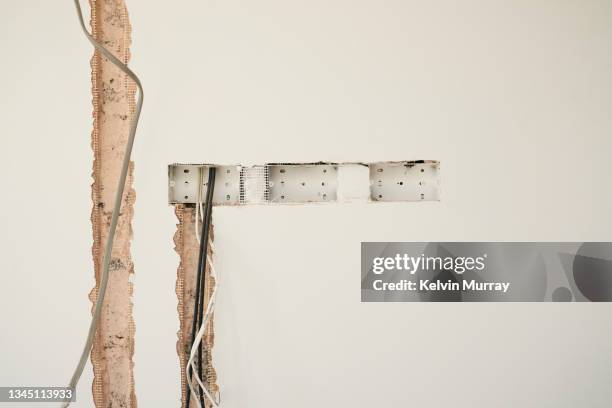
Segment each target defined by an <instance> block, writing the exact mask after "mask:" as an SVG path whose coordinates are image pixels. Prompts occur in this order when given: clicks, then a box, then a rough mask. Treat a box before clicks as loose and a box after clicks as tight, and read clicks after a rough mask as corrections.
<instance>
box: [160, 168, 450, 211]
mask: <svg viewBox="0 0 612 408" xmlns="http://www.w3.org/2000/svg"><path fill="white" fill-rule="evenodd" d="M211 166H214V167H216V168H217V174H218V176H217V181H216V185H215V194H214V197H213V202H214V204H215V205H244V204H295V203H329V202H345V201H355V200H366V201H438V200H439V199H440V178H439V171H440V163H439V162H437V161H434V160H420V161H399V162H377V163H278V164H265V165H257V166H241V165H214V164H172V165H170V166H169V168H168V200H169V202H170V204H194V203H196V201H197V193H198V187H199V186H198V183H199V182H200V178H199V176H198V175H199V174H200V171H201V169H202V168H204V169H207V168H209V167H211ZM206 189H207V185H206V181H204V182H203V185H202V191H203V192H202V194H205V192H206Z"/></svg>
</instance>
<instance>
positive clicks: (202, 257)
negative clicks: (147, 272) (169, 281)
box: [186, 167, 216, 407]
mask: <svg viewBox="0 0 612 408" xmlns="http://www.w3.org/2000/svg"><path fill="white" fill-rule="evenodd" d="M215 175H216V168H214V167H210V168H209V169H208V182H207V189H206V204H205V207H204V214H203V222H202V235H201V237H200V253H199V256H198V270H197V276H196V293H195V300H194V307H193V321H192V326H191V344H192V346H193V344H194V340H195V337H196V332H197V331H198V321H200V322H202V315H203V309H204V289H205V285H206V280H205V271H206V264H207V262H206V260H207V255H208V250H207V243H208V237H209V231H210V219H211V214H212V204H213V193H214V189H215ZM198 207H199V203H197V204H196V211H197V208H198ZM209 303H210V302H209ZM198 361H199V368H198V374H199V375H198V376H199V377H200V378H201V377H202V346H201V345H200V348H199V350H198ZM191 370H192V367H191V366H189V365H188V366H187V371H188V378H190V374H191V373H190V371H191ZM187 385H188V386H189V392H187V397H186V407H189V402H190V400H191V393H192V392H193V388H192V385H191V381H188V383H187ZM186 391H187V390H186ZM194 395H195V394H194ZM200 398H201V399H202V396H200ZM202 404H203V399H202V400H201V401H199V402H198V405H202Z"/></svg>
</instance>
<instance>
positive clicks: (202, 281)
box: [185, 167, 219, 408]
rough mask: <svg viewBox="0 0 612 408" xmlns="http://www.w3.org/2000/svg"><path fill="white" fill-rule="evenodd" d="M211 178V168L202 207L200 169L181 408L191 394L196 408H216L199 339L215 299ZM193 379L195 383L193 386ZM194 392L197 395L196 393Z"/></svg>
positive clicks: (215, 279)
mask: <svg viewBox="0 0 612 408" xmlns="http://www.w3.org/2000/svg"><path fill="white" fill-rule="evenodd" d="M215 174H216V169H215V168H214V167H210V168H209V169H208V182H207V183H206V184H207V189H206V202H205V203H204V206H203V207H202V194H201V187H202V182H203V180H202V178H203V177H202V169H200V181H199V183H198V185H199V189H198V202H197V203H196V211H195V212H196V217H195V228H196V238H197V239H198V241H199V243H200V252H199V256H198V269H197V274H196V293H195V299H194V305H193V322H192V327H191V342H190V345H191V347H190V353H189V359H188V361H187V365H186V376H187V386H188V388H189V390H186V393H187V398H186V405H185V407H187V408H189V406H190V405H189V404H190V401H191V398H192V397H191V396H192V394H193V398H194V400H195V402H196V406H197V407H199V408H204V407H205V406H206V405H205V399H206V400H208V401H209V402H210V404H211V406H212V407H214V408H217V407H218V406H219V401H218V398H215V397H213V396H212V395H211V393H210V391H209V390H208V389H207V387H206V385H205V384H204V381H203V379H202V375H203V372H204V359H203V358H202V354H203V349H204V344H203V341H202V338H203V337H204V334H205V333H206V329H207V328H208V323H209V322H210V320H211V316H212V314H213V311H214V307H215V301H216V298H217V288H218V286H219V276H218V275H217V273H216V272H215V270H214V268H213V265H212V262H211V260H210V258H209V257H208V247H209V246H210V247H211V250H212V249H213V248H212V242H211V240H210V226H211V218H212V204H213V193H214V188H215ZM199 214H201V215H202V229H201V233H199V232H200V231H198V223H199V218H200V215H199ZM207 266H208V267H209V271H210V276H211V277H212V278H213V280H214V286H213V288H212V292H211V295H210V298H209V299H208V304H207V305H206V310H204V303H205V300H206V299H205V293H206V267H207ZM194 379H195V383H194ZM196 389H197V390H198V391H196Z"/></svg>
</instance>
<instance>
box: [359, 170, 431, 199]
mask: <svg viewBox="0 0 612 408" xmlns="http://www.w3.org/2000/svg"><path fill="white" fill-rule="evenodd" d="M438 170H439V163H438V162H420V163H419V162H380V163H372V164H370V193H371V194H370V198H371V199H372V200H373V201H438V200H439V199H440V191H439V177H438Z"/></svg>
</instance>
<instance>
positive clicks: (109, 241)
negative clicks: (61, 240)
mask: <svg viewBox="0 0 612 408" xmlns="http://www.w3.org/2000/svg"><path fill="white" fill-rule="evenodd" d="M74 5H75V7H76V11H77V15H78V18H79V23H80V25H81V29H82V30H83V33H84V34H85V36H86V37H87V39H88V40H89V42H90V43H91V44H92V45H93V46H94V47H95V48H96V50H98V51H99V52H100V54H102V55H104V56H105V57H106V58H108V60H109V61H110V62H111V63H113V65H115V66H116V67H117V68H119V69H120V70H121V71H123V72H124V73H125V74H126V75H127V76H129V77H130V78H131V79H132V80H133V81H134V82H135V83H136V86H137V88H138V100H137V102H136V108H135V110H134V116H133V117H132V121H131V123H130V131H129V136H128V140H127V142H126V147H125V154H124V156H123V163H122V164H121V173H120V175H119V181H118V183H117V193H116V195H115V204H114V207H113V213H112V216H111V222H110V226H109V230H108V236H107V238H106V246H105V247H104V256H103V258H102V274H101V277H100V287H99V289H98V296H97V299H96V304H95V306H94V310H93V314H92V318H91V323H90V325H89V332H88V333H87V339H86V340H85V346H84V347H83V352H82V353H81V358H80V359H79V362H78V364H77V366H76V369H75V370H74V374H73V375H72V378H71V379H70V383H69V385H68V386H69V387H70V388H73V389H76V386H77V383H78V382H79V379H80V378H81V374H83V368H84V367H85V363H86V362H87V359H88V357H89V353H90V351H91V345H92V343H93V339H94V335H95V334H96V329H97V327H98V322H99V321H100V314H101V312H102V304H103V302H104V295H105V294H106V287H107V285H108V272H109V267H110V261H111V255H112V248H113V242H114V239H115V231H116V229H117V222H118V220H119V213H120V210H121V200H122V198H123V190H124V187H125V181H126V179H127V174H128V169H129V165H130V157H131V155H132V147H133V145H134V139H135V137H136V128H137V127H138V119H139V118H140V111H141V110H142V102H143V100H144V92H143V90H142V84H141V83H140V80H139V79H138V77H137V76H136V74H134V72H132V70H131V69H129V68H128V66H127V65H126V64H124V63H123V62H121V61H120V60H119V59H118V58H117V57H115V56H114V55H113V54H112V53H111V52H110V51H109V50H107V49H106V48H105V47H104V46H103V45H102V44H100V43H98V42H97V41H96V40H95V39H94V38H93V36H92V35H91V34H90V33H89V31H87V28H86V27H85V21H84V20H83V11H82V10H81V4H80V3H79V0H74ZM69 405H70V401H66V402H64V403H63V405H62V407H63V408H66V407H68V406H69Z"/></svg>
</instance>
